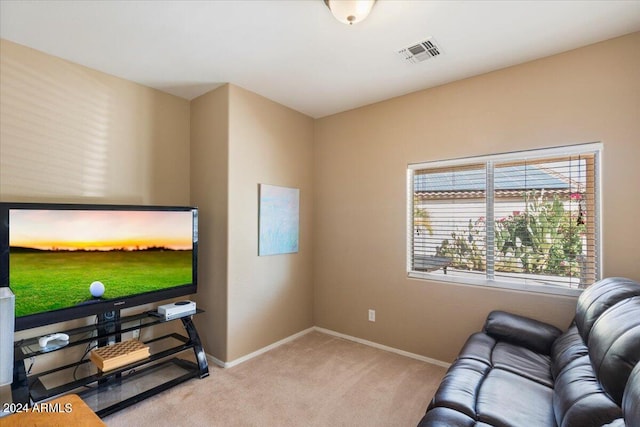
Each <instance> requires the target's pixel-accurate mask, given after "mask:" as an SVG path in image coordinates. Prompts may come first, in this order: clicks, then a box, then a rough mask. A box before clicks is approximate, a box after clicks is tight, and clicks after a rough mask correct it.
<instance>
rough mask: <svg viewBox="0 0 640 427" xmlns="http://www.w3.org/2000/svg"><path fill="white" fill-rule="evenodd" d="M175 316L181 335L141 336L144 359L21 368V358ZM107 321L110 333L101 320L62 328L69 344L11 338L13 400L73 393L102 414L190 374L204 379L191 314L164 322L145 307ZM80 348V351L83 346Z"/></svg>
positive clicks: (204, 362) (205, 370)
mask: <svg viewBox="0 0 640 427" xmlns="http://www.w3.org/2000/svg"><path fill="white" fill-rule="evenodd" d="M202 312H203V310H200V309H198V310H196V312H195V313H194V314H199V313H202ZM178 319H180V320H181V321H182V324H183V326H184V329H185V331H186V336H184V335H182V334H178V333H169V334H167V335H162V336H157V337H155V338H153V339H150V340H145V341H144V343H145V344H146V345H148V346H149V349H150V356H149V357H148V358H145V359H143V360H140V361H136V362H133V363H130V364H128V365H125V366H122V367H119V368H116V369H112V370H110V371H107V372H101V371H99V370H98V369H97V368H96V367H95V365H94V364H93V363H92V362H90V361H89V360H86V359H85V358H84V357H83V358H78V359H76V360H75V361H73V362H72V363H69V364H66V365H63V366H57V367H54V368H53V369H50V370H48V371H44V372H38V373H34V374H31V375H29V374H27V373H26V370H25V360H26V359H28V358H31V357H36V356H40V355H43V354H47V353H51V352H54V351H58V350H64V349H67V348H69V347H73V346H80V345H82V344H86V346H87V349H88V348H89V344H90V343H91V342H92V341H99V342H100V340H101V339H102V340H103V342H104V340H105V339H106V338H108V337H110V336H115V337H116V338H118V337H119V334H123V333H125V332H130V331H133V330H136V329H141V328H146V327H150V326H153V325H159V324H162V323H168V322H171V321H174V320H178ZM114 324H115V325H116V327H115V328H113V325H114ZM109 326H110V328H109V329H110V331H111V332H105V329H104V324H102V325H98V324H96V325H89V326H84V327H80V328H74V329H70V330H67V331H64V333H67V334H68V335H69V343H68V344H67V345H64V346H62V347H60V348H55V349H52V350H51V351H47V350H46V349H45V350H40V348H39V345H38V341H37V338H31V339H27V340H23V341H19V342H16V343H15V349H16V351H15V363H14V383H13V385H12V392H13V397H14V402H15V401H17V402H21V403H28V402H29V400H31V401H33V402H39V401H42V400H46V399H48V398H51V397H54V396H57V395H62V394H67V393H76V394H78V395H79V396H80V397H81V398H82V399H83V400H85V402H86V403H87V404H88V405H89V406H90V407H91V408H92V409H93V410H94V411H95V412H96V413H97V414H98V415H99V416H100V417H104V416H106V415H109V414H111V413H113V412H116V411H118V410H120V409H123V408H126V407H128V406H130V405H132V404H134V403H137V402H139V401H141V400H144V399H146V398H147V397H150V396H153V395H155V394H157V393H159V392H161V391H164V390H166V389H168V388H171V387H173V386H175V385H178V384H180V383H182V382H185V381H187V380H189V379H191V378H204V377H207V376H208V375H209V369H208V365H207V360H206V355H205V353H204V350H203V349H202V345H201V343H200V338H199V336H198V332H197V330H196V328H195V325H194V324H193V320H192V316H185V317H182V318H176V319H172V320H168V321H165V320H164V319H163V318H160V317H158V316H157V315H156V314H155V312H145V313H141V314H138V315H133V316H126V317H121V318H119V319H118V320H114V321H113V322H112V323H111V324H110V325H109ZM114 329H115V332H113V330H114ZM118 329H119V330H118ZM96 331H98V334H97V335H95V333H96ZM79 349H80V351H82V347H79ZM188 350H191V351H188ZM77 351H78V350H76V352H77ZM16 374H17V376H16ZM149 374H151V375H149Z"/></svg>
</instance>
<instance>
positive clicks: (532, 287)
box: [406, 142, 604, 296]
mask: <svg viewBox="0 0 640 427" xmlns="http://www.w3.org/2000/svg"><path fill="white" fill-rule="evenodd" d="M603 151H604V146H603V144H602V143H601V142H593V143H587V144H575V145H567V146H558V147H550V148H539V149H532V150H522V151H513V152H506V153H499V154H489V155H481V156H473V157H462V158H456V159H447V160H434V161H428V162H421V163H410V164H408V165H407V182H406V184H407V185H406V197H407V198H406V206H407V227H406V231H407V236H406V242H407V247H406V272H407V277H408V278H410V279H418V280H429V281H437V282H445V283H452V284H458V285H471V286H483V287H489V288H498V289H508V290H516V291H526V292H533V293H541V294H552V295H566V296H578V295H580V294H581V293H582V291H583V290H584V289H574V288H563V287H562V286H549V285H543V284H535V283H516V282H509V281H508V280H500V278H498V279H497V280H496V279H495V278H488V276H489V273H488V272H485V277H484V278H482V279H481V278H477V277H460V276H456V275H455V274H453V275H449V276H447V275H442V274H434V273H431V272H425V271H416V270H413V269H412V253H413V244H414V218H413V212H414V190H413V183H414V180H413V177H414V171H416V170H420V169H427V168H436V167H437V168H444V167H462V166H465V165H470V164H478V163H484V164H485V165H487V164H488V163H489V162H492V163H494V164H495V163H499V162H504V161H516V160H519V161H522V160H538V159H541V158H551V157H564V156H571V155H579V154H593V155H594V156H595V168H594V174H595V176H594V184H595V195H594V196H595V215H594V216H595V218H594V226H595V229H594V239H595V245H594V246H595V251H596V260H595V269H596V280H599V279H601V278H602V260H603V256H602V255H603V254H602V247H603V244H602V222H603V221H602V183H601V176H602V173H601V169H602V158H603ZM492 190H493V182H492V183H491V184H489V183H487V188H486V190H485V191H486V192H487V194H488V192H489V191H492ZM492 199H493V197H492ZM492 203H495V201H492ZM492 209H493V208H492ZM487 240H489V236H487Z"/></svg>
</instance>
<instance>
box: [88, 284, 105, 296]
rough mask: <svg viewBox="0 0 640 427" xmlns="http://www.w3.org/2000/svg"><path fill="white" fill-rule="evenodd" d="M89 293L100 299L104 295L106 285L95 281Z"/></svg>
mask: <svg viewBox="0 0 640 427" xmlns="http://www.w3.org/2000/svg"><path fill="white" fill-rule="evenodd" d="M89 292H91V295H92V296H93V297H95V298H99V297H101V296H102V295H103V294H104V285H103V284H102V282H98V281H95V282H93V283H91V285H90V286H89Z"/></svg>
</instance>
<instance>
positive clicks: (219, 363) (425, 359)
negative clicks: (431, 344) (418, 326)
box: [207, 326, 451, 368]
mask: <svg viewBox="0 0 640 427" xmlns="http://www.w3.org/2000/svg"><path fill="white" fill-rule="evenodd" d="M312 331H317V332H320V333H323V334H327V335H333V336H334V337H338V338H343V339H345V340H349V341H354V342H357V343H359V344H364V345H368V346H369V347H374V348H377V349H380V350H384V351H389V352H391V353H396V354H399V355H401V356H405V357H410V358H412V359H416V360H420V361H422V362H426V363H431V364H432V365H436V366H442V367H443V368H448V367H449V366H451V364H450V363H447V362H443V361H441V360H437V359H432V358H430V357H426V356H421V355H419V354H415V353H410V352H408V351H404V350H400V349H397V348H393V347H389V346H386V345H383V344H378V343H376V342H373V341H368V340H365V339H362V338H356V337H353V336H351V335H346V334H342V333H340V332H336V331H332V330H331V329H325V328H320V327H318V326H312V327H310V328H308V329H305V330H303V331H300V332H298V333H295V334H293V335H291V336H288V337H286V338H283V339H281V340H280V341H277V342H274V343H273V344H269V345H268V346H266V347H262V348H261V349H259V350H256V351H254V352H252V353H249V354H247V355H245V356H242V357H239V358H237V359H235V360H232V361H231V362H223V361H222V360H220V359H218V358H216V357H214V356H212V355H210V354H207V359H208V360H209V362H211V363H214V364H215V365H217V366H220V367H221V368H232V367H234V366H236V365H239V364H241V363H243V362H246V361H247V360H250V359H253V358H254V357H256V356H260V355H261V354H263V353H266V352H267V351H269V350H273V349H274V348H276V347H279V346H281V345H282V344H286V343H288V342H290V341H293V340H295V339H296V338H299V337H301V336H303V335H306V334H308V333H309V332H312Z"/></svg>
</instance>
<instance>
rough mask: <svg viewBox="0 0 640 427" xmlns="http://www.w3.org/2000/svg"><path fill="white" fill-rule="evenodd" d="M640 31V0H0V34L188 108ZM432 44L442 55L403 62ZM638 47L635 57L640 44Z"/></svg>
mask: <svg viewBox="0 0 640 427" xmlns="http://www.w3.org/2000/svg"><path fill="white" fill-rule="evenodd" d="M639 30H640V1H638V0H636V1H615V0H612V1H595V0H593V1H578V0H572V1H427V0H414V1H404V0H378V2H377V4H376V5H375V6H374V8H373V10H372V11H371V15H370V16H369V18H367V20H365V21H364V22H362V23H360V24H357V25H354V26H351V27H349V26H346V25H344V24H341V23H340V22H338V21H336V20H335V19H334V18H333V16H332V15H331V13H330V12H329V10H328V9H327V8H326V6H325V5H324V2H323V0H271V1H260V0H230V1H223V0H215V1H168V0H164V1H98V0H93V1H77V0H72V1H58V0H47V1H13V0H0V36H1V37H2V38H5V39H8V40H11V41H14V42H16V43H20V44H23V45H26V46H29V47H32V48H34V49H37V50H40V51H43V52H46V53H49V54H51V55H54V56H58V57H61V58H65V59H68V60H70V61H73V62H76V63H79V64H82V65H85V66H87V67H90V68H93V69H97V70H100V71H103V72H106V73H109V74H112V75H115V76H118V77H122V78H125V79H128V80H132V81H134V82H138V83H141V84H143V85H146V86H151V87H154V88H157V89H160V90H162V91H165V92H169V93H172V94H175V95H177V96H180V97H183V98H187V99H192V98H194V97H197V96H199V95H201V94H203V93H205V92H207V91H209V90H211V89H212V88H214V87H217V86H218V85H220V84H223V83H226V82H230V83H233V84H236V85H238V86H241V87H243V88H245V89H248V90H251V91H253V92H256V93H258V94H261V95H263V96H265V97H267V98H270V99H272V100H274V101H277V102H279V103H281V104H284V105H286V106H288V107H290V108H293V109H295V110H298V111H300V112H303V113H305V114H308V115H310V116H312V117H316V118H317V117H323V116H326V115H329V114H333V113H337V112H340V111H345V110H348V109H352V108H356V107H359V106H362V105H366V104H370V103H373V102H377V101H381V100H384V99H388V98H391V97H395V96H399V95H403V94H406V93H409V92H413V91H416V90H420V89H425V88H428V87H433V86H437V85H441V84H444V83H447V82H451V81H454V80H459V79H462V78H466V77H470V76H474V75H478V74H481V73H486V72H488V71H492V70H496V69H500V68H504V67H507V66H510V65H515V64H519V63H522V62H526V61H530V60H533V59H536V58H540V57H544V56H548V55H552V54H555V53H559V52H563V51H567V50H570V49H574V48H577V47H580V46H585V45H588V44H592V43H595V42H598V41H602V40H606V39H610V38H613V37H616V36H619V35H623V34H627V33H631V32H634V31H639ZM427 37H434V38H435V40H436V41H437V42H438V44H439V45H440V47H441V48H442V50H443V51H444V54H443V55H441V56H439V57H436V58H433V59H429V60H427V61H425V62H422V63H419V64H409V63H405V62H404V61H403V60H402V59H401V57H400V56H399V55H398V54H397V53H396V52H397V51H398V50H399V49H401V48H404V47H407V46H409V45H412V44H414V43H416V42H419V41H422V40H423V39H425V38H427ZM639 48H640V47H639Z"/></svg>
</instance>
